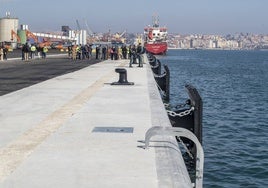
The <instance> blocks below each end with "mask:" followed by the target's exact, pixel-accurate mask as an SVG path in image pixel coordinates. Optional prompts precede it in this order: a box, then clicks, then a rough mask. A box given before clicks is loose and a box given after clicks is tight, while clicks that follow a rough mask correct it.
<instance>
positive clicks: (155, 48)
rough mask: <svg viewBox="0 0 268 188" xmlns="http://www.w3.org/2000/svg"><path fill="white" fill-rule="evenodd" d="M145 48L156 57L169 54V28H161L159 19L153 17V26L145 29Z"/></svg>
mask: <svg viewBox="0 0 268 188" xmlns="http://www.w3.org/2000/svg"><path fill="white" fill-rule="evenodd" d="M144 35H145V40H144V47H145V49H146V51H147V52H149V53H151V54H154V55H163V54H166V52H167V46H168V45H167V28H166V27H160V26H159V19H158V17H156V16H154V17H153V26H148V27H145V28H144Z"/></svg>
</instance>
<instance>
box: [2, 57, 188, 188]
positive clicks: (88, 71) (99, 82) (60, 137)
mask: <svg viewBox="0 0 268 188" xmlns="http://www.w3.org/2000/svg"><path fill="white" fill-rule="evenodd" d="M128 62H129V61H128V60H117V61H112V60H106V61H103V62H100V63H98V64H94V65H91V66H89V67H86V68H83V69H81V70H78V71H75V72H72V73H68V74H65V75H61V76H58V77H55V78H52V79H49V80H46V81H44V82H41V83H38V84H35V85H32V86H30V87H26V88H24V89H21V90H18V91H15V92H12V93H9V94H6V95H3V96H0V106H1V107H0V122H1V123H0V188H29V187H34V188H47V187H50V188H52V187H53V188H54V187H55V188H59V187H64V188H78V187H79V188H91V187H93V188H100V187H101V188H102V187H105V188H106V187H113V188H114V187H117V188H120V187H122V188H123V187H124V188H126V187H130V188H132V187H133V188H134V187H135V188H137V187H142V188H143V187H144V188H148V187H150V188H153V187H167V188H171V187H187V188H188V187H192V185H191V182H190V178H189V176H188V173H187V170H186V167H185V164H184V162H183V159H182V156H181V152H180V150H179V149H178V147H177V144H176V141H175V138H174V137H171V136H155V137H153V138H152V141H151V142H150V147H149V149H144V148H143V146H144V143H143V141H144V137H145V133H146V131H147V130H148V129H149V128H150V127H153V126H171V125H170V122H169V119H168V116H167V113H166V110H165V108H164V105H163V103H162V101H161V97H160V94H159V92H158V89H157V86H156V84H155V81H154V77H153V73H152V71H151V68H150V65H149V64H148V63H146V64H144V66H143V68H139V67H136V66H135V65H134V66H133V68H129V67H128ZM116 68H125V69H126V70H127V79H128V81H129V82H134V85H129V86H128V85H110V84H111V83H112V82H116V81H118V78H119V75H118V73H116V72H115V69H116Z"/></svg>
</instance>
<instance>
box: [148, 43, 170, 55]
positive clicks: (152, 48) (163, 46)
mask: <svg viewBox="0 0 268 188" xmlns="http://www.w3.org/2000/svg"><path fill="white" fill-rule="evenodd" d="M144 47H145V49H146V51H147V52H149V53H151V54H153V55H163V54H166V52H167V43H166V42H159V43H152V44H150V43H145V44H144Z"/></svg>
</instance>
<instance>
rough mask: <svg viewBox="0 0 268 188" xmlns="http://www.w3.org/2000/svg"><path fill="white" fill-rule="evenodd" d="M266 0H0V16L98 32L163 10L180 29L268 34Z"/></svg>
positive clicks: (43, 27) (40, 27)
mask: <svg viewBox="0 0 268 188" xmlns="http://www.w3.org/2000/svg"><path fill="white" fill-rule="evenodd" d="M267 7H268V1H266V0H167V1H163V0H154V1H149V0H135V1H127V0H114V1H111V0H102V1H96V0H95V1H88V0H77V1H63V0H57V1H54V0H46V1H43V2H41V1H36V0H23V1H21V0H0V17H1V18H2V17H5V14H6V12H10V14H11V17H17V18H19V24H26V25H28V26H29V28H30V30H32V31H35V32H37V31H40V32H41V31H60V30H61V26H63V25H68V26H70V27H71V28H72V29H77V24H76V20H78V21H79V24H80V26H81V28H83V29H86V25H88V26H89V28H90V30H92V31H93V32H96V33H99V32H108V31H109V30H110V31H111V32H113V33H115V32H123V31H124V30H127V31H128V32H130V33H142V32H143V29H144V27H146V26H147V25H150V24H152V16H153V15H155V14H156V15H158V17H159V21H160V25H162V26H166V27H167V28H168V32H169V33H179V34H234V33H239V32H243V33H255V34H268V22H267V20H266V19H267V17H268V11H267V10H266V9H267Z"/></svg>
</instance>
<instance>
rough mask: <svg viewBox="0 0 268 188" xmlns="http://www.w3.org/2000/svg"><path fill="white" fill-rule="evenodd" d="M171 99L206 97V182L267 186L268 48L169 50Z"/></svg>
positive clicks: (163, 60) (231, 187) (230, 187)
mask: <svg viewBox="0 0 268 188" xmlns="http://www.w3.org/2000/svg"><path fill="white" fill-rule="evenodd" d="M157 58H158V59H159V60H160V61H161V63H162V64H166V65H168V67H169V69H170V72H171V81H170V82H171V83H170V84H171V88H170V89H171V91H170V93H171V95H170V98H171V99H170V103H171V104H173V105H175V104H181V103H183V102H184V101H185V99H187V98H188V97H187V93H186V90H185V87H184V86H185V84H191V85H193V86H194V87H196V88H197V89H198V91H199V93H200V95H201V96H202V99H203V147H204V151H205V167H204V187H205V188H210V187H211V188H216V187H224V188H236V187H239V188H241V187H243V188H244V187H250V188H251V187H252V188H255V187H268V51H222V50H219V51H214V50H169V51H168V54H167V56H157Z"/></svg>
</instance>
